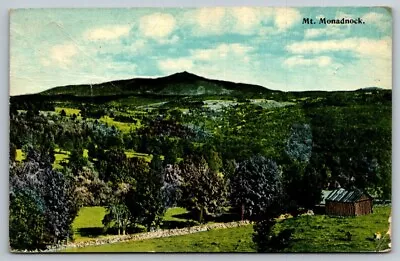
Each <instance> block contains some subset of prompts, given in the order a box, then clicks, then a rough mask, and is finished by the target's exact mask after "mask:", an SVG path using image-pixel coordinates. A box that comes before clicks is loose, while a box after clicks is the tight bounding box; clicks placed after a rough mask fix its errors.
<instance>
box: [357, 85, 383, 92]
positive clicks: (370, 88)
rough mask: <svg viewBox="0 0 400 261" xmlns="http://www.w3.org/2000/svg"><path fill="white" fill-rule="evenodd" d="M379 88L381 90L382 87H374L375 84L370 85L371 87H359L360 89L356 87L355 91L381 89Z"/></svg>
mask: <svg viewBox="0 0 400 261" xmlns="http://www.w3.org/2000/svg"><path fill="white" fill-rule="evenodd" d="M381 90H383V89H382V88H380V87H376V86H371V87H364V88H360V89H357V90H356V91H366V92H367V91H381Z"/></svg>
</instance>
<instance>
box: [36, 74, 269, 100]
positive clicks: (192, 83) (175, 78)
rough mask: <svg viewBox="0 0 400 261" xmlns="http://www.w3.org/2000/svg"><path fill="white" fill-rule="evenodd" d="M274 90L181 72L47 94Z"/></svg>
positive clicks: (73, 86) (48, 91) (46, 93)
mask: <svg viewBox="0 0 400 261" xmlns="http://www.w3.org/2000/svg"><path fill="white" fill-rule="evenodd" d="M270 92H271V90H270V89H267V88H265V87H262V86H259V85H252V84H244V83H234V82H229V81H220V80H212V79H207V78H204V77H201V76H198V75H195V74H192V73H188V72H186V71H185V72H180V73H175V74H172V75H169V76H165V77H160V78H133V79H128V80H117V81H111V82H104V83H100V84H93V85H89V84H83V85H68V86H60V87H55V88H52V89H50V90H46V91H44V92H42V93H41V94H44V95H74V96H109V95H141V94H153V95H162V96H171V95H190V96H195V95H240V94H243V93H247V94H264V93H270Z"/></svg>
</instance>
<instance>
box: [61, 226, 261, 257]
mask: <svg viewBox="0 0 400 261" xmlns="http://www.w3.org/2000/svg"><path fill="white" fill-rule="evenodd" d="M252 233H253V228H252V226H251V225H249V226H244V227H237V228H230V229H215V230H210V231H207V232H200V233H195V234H190V235H185V236H175V237H167V238H157V239H148V240H142V241H131V242H124V243H117V244H110V245H102V246H93V247H85V248H71V249H67V250H66V251H67V252H254V250H253V248H252V246H253V242H252V240H251V234H252Z"/></svg>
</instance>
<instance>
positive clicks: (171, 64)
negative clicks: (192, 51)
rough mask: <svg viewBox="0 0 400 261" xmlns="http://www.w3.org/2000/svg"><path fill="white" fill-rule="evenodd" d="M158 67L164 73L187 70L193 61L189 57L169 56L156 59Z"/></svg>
mask: <svg viewBox="0 0 400 261" xmlns="http://www.w3.org/2000/svg"><path fill="white" fill-rule="evenodd" d="M158 67H159V68H160V70H161V71H163V72H164V73H175V72H180V71H188V70H190V69H191V68H192V67H193V61H192V59H190V58H176V59H173V58H169V59H164V60H159V61H158Z"/></svg>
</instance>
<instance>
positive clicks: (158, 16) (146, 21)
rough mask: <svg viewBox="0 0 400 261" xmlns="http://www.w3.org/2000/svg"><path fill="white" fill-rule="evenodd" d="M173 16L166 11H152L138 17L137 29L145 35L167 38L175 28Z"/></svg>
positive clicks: (157, 38)
mask: <svg viewBox="0 0 400 261" xmlns="http://www.w3.org/2000/svg"><path fill="white" fill-rule="evenodd" d="M175 26H176V21H175V18H174V17H173V16H172V15H170V14H166V13H154V14H151V15H146V16H143V17H142V18H140V22H139V31H140V32H141V33H142V35H144V36H145V37H148V38H151V39H154V40H162V39H164V38H167V37H168V36H169V35H170V34H171V33H172V32H173V31H174V29H175Z"/></svg>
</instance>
